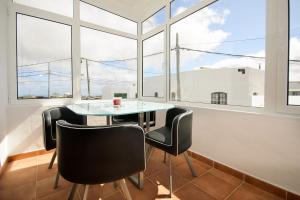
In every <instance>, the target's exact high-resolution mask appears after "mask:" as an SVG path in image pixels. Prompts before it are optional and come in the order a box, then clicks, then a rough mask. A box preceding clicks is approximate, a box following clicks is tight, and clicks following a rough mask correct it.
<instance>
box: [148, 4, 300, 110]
mask: <svg viewBox="0 0 300 200" xmlns="http://www.w3.org/2000/svg"><path fill="white" fill-rule="evenodd" d="M217 1H219V0H203V1H200V2H198V3H196V4H194V5H193V6H191V7H190V8H188V9H187V10H185V11H183V12H182V13H180V14H178V15H176V16H174V17H171V15H170V14H171V10H170V9H171V6H170V4H171V2H172V0H168V1H167V3H166V5H165V6H166V12H167V15H166V16H167V21H166V33H167V36H166V37H167V41H166V43H167V52H166V55H167V58H166V63H167V68H168V69H167V74H166V79H167V93H166V94H167V95H166V102H170V103H173V104H175V105H179V106H190V107H200V108H208V109H215V110H229V111H237V112H249V113H256V114H267V115H290V114H300V106H290V105H287V77H288V76H287V75H288V38H289V36H288V28H289V27H288V14H289V13H288V9H287V8H288V3H287V1H281V0H266V16H265V17H266V18H265V20H266V27H265V28H266V41H265V43H266V44H265V51H266V59H265V63H266V73H265V86H264V87H265V90H264V93H265V94H264V99H265V100H264V101H265V103H264V107H263V108H259V107H248V106H233V105H213V104H205V103H190V102H178V101H171V100H170V71H169V70H170V26H171V25H172V24H174V23H176V22H178V21H179V20H181V19H183V18H185V17H187V16H189V15H191V14H193V13H195V12H197V11H199V10H201V9H203V8H204V7H206V6H209V5H210V4H213V3H215V2H217ZM147 34H148V33H147ZM147 34H145V35H147Z"/></svg>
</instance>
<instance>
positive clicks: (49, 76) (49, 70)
mask: <svg viewBox="0 0 300 200" xmlns="http://www.w3.org/2000/svg"><path fill="white" fill-rule="evenodd" d="M48 98H50V62H48Z"/></svg>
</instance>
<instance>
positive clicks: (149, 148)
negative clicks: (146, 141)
mask: <svg viewBox="0 0 300 200" xmlns="http://www.w3.org/2000/svg"><path fill="white" fill-rule="evenodd" d="M152 151H153V147H152V146H151V145H148V150H147V160H146V164H147V163H148V162H149V159H150V157H151V154H152Z"/></svg>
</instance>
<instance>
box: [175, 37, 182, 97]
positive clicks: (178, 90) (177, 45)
mask: <svg viewBox="0 0 300 200" xmlns="http://www.w3.org/2000/svg"><path fill="white" fill-rule="evenodd" d="M175 50H176V78H177V100H178V101H180V100H181V90H180V47H179V36H178V33H176V46H175Z"/></svg>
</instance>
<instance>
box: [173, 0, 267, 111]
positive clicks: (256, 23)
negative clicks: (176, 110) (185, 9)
mask: <svg viewBox="0 0 300 200" xmlns="http://www.w3.org/2000/svg"><path fill="white" fill-rule="evenodd" d="M265 10H266V8H265V1H262V0H245V1H235V0H219V1H217V2H215V3H213V4H211V5H209V6H207V7H205V8H203V9H201V10H199V11H197V12H195V13H193V14H191V15H189V16H187V17H186V18H183V19H181V20H180V21H178V22H176V23H174V24H172V25H171V28H170V29H171V30H170V31H171V34H170V37H171V41H170V45H171V52H170V64H171V65H170V73H171V74H170V99H172V98H174V94H176V97H175V99H176V100H178V101H189V102H199V103H211V94H212V93H213V92H215V91H223V92H225V93H227V94H228V99H227V104H229V105H237V106H253V107H263V106H264V81H265V79H264V77H265V16H266V13H265ZM254 27H255V28H254ZM254 92H256V93H258V94H259V95H253V93H254Z"/></svg>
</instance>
